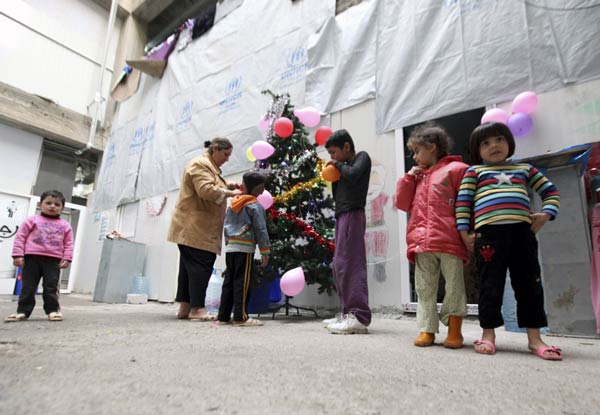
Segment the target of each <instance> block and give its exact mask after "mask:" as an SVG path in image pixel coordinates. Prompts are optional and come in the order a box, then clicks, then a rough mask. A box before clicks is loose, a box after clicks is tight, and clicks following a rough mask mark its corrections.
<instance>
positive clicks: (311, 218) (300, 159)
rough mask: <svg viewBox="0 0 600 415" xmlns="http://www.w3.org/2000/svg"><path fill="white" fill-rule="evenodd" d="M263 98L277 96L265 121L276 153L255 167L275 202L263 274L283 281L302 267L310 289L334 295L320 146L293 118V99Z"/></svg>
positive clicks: (329, 205) (329, 202)
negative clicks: (266, 263)
mask: <svg viewBox="0 0 600 415" xmlns="http://www.w3.org/2000/svg"><path fill="white" fill-rule="evenodd" d="M263 94H268V95H270V96H271V97H272V102H271V105H270V106H269V109H268V111H267V113H266V114H265V115H264V118H263V120H265V127H266V130H267V131H266V141H268V142H269V143H270V144H271V145H272V146H273V147H274V148H275V151H274V153H273V154H272V155H271V156H270V157H268V159H266V160H259V161H257V162H256V167H257V170H259V171H260V172H262V173H263V174H265V176H266V178H267V179H266V183H265V189H266V190H267V191H268V192H269V193H270V194H271V195H272V196H273V201H274V203H273V205H272V206H271V207H270V208H269V209H268V210H267V227H268V231H269V237H270V240H271V255H270V257H269V267H268V268H267V270H266V271H263V273H264V275H267V276H270V277H271V278H274V277H280V276H281V275H282V274H283V273H284V272H286V271H287V270H290V269H292V268H296V267H299V266H300V267H302V268H303V270H304V276H305V279H306V283H307V284H315V283H316V284H319V288H318V292H319V293H323V292H327V293H328V294H331V293H332V291H333V290H334V284H333V275H332V270H331V262H332V260H333V250H334V242H333V236H334V235H333V234H334V228H335V216H334V210H333V199H332V197H331V194H330V193H329V192H326V190H327V184H326V182H324V181H323V179H322V177H321V173H320V171H321V169H322V168H323V166H324V163H325V162H324V160H322V159H320V158H319V156H318V155H317V151H316V148H317V146H316V145H315V144H312V143H311V142H310V141H309V140H308V135H309V134H308V130H307V129H306V128H305V126H304V125H303V124H302V123H301V122H300V120H299V118H298V117H297V116H296V115H294V106H293V105H292V104H291V103H290V97H289V95H288V94H282V95H277V94H274V93H272V92H271V91H263ZM286 119H287V120H289V121H287V120H286ZM290 121H291V123H290ZM282 123H283V124H286V129H287V130H288V131H287V132H290V131H291V134H289V136H287V137H282V136H280V135H278V134H277V131H278V130H279V132H280V133H281V128H277V127H278V126H280V125H282ZM292 125H293V129H292ZM287 132H286V134H287ZM282 134H283V133H282ZM286 134H283V135H286ZM269 271H270V272H269Z"/></svg>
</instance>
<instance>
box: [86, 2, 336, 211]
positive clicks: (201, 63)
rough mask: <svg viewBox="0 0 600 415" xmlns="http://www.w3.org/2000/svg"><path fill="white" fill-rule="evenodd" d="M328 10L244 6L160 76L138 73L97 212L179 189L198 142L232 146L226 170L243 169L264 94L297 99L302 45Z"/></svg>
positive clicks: (176, 56) (102, 177)
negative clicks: (223, 140)
mask: <svg viewBox="0 0 600 415" xmlns="http://www.w3.org/2000/svg"><path fill="white" fill-rule="evenodd" d="M334 13H335V1H333V0H326V1H323V0H304V1H302V2H297V3H293V2H289V1H269V0H253V1H245V2H244V3H243V4H242V5H241V6H240V7H239V8H237V9H235V10H233V11H232V12H231V13H230V14H229V15H227V17H225V18H224V19H223V20H221V21H220V22H219V23H218V24H217V25H215V26H214V27H213V28H212V29H211V30H210V31H209V32H207V33H206V34H204V35H203V36H202V37H200V38H198V39H196V40H194V41H193V42H192V43H190V45H188V47H187V48H185V49H184V50H183V51H181V52H174V53H173V54H172V55H171V56H170V58H169V64H168V66H167V69H166V71H165V74H164V75H163V77H162V79H155V78H151V77H148V76H143V77H142V81H141V84H140V88H139V90H138V92H137V93H136V95H134V96H133V97H132V98H130V99H129V100H128V101H126V102H124V103H123V104H122V106H121V107H120V109H119V114H118V119H117V120H116V121H115V126H114V127H113V132H112V135H111V138H110V140H109V143H108V145H107V147H106V150H105V154H104V161H103V163H102V167H101V171H100V174H99V180H98V191H97V192H96V204H95V206H94V207H95V209H97V210H103V209H107V208H110V207H114V206H117V205H119V204H123V203H126V202H129V201H133V200H137V199H140V198H144V197H148V196H152V195H156V194H160V193H164V192H166V191H168V190H171V189H176V188H177V187H179V182H180V180H181V175H182V173H183V168H184V167H185V165H186V163H187V162H188V161H189V160H190V159H191V158H192V157H194V156H196V155H198V154H200V153H201V152H202V151H204V148H203V142H204V141H205V140H207V139H211V138H213V137H214V136H217V135H220V136H227V137H229V138H230V139H231V140H232V141H233V143H234V146H235V147H236V151H234V153H233V155H232V157H231V158H230V161H229V162H228V163H227V164H226V165H224V168H223V170H224V173H225V174H231V173H234V172H236V171H241V170H245V169H247V168H249V167H251V163H250V162H249V161H248V160H247V159H246V156H245V153H246V151H245V149H246V148H247V147H248V146H249V145H250V144H251V143H252V142H254V141H256V140H258V139H261V138H263V133H262V131H261V130H260V129H259V127H258V120H259V118H260V116H261V115H262V114H264V112H265V110H266V109H267V106H268V104H269V102H270V97H267V96H264V95H262V94H261V91H262V90H263V89H265V88H269V89H271V90H273V91H274V92H289V93H290V94H291V95H292V97H293V100H294V103H295V104H297V105H301V104H302V103H303V102H304V91H305V78H306V71H307V67H308V66H307V55H306V49H305V43H306V40H307V39H308V37H309V36H310V35H312V34H313V33H315V32H316V31H317V30H318V29H319V28H320V27H321V26H322V25H323V23H324V22H325V21H326V20H327V18H328V17H330V16H333V15H334Z"/></svg>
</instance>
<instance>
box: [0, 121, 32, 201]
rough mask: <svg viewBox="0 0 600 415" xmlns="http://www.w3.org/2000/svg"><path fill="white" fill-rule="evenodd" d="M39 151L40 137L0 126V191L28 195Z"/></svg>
mask: <svg viewBox="0 0 600 415" xmlns="http://www.w3.org/2000/svg"><path fill="white" fill-rule="evenodd" d="M41 149H42V137H40V136H37V135H35V134H31V133H28V132H25V131H23V130H18V129H16V128H12V127H9V126H7V125H4V124H0V154H2V162H1V163H0V189H3V190H7V191H11V192H14V193H20V194H24V195H28V194H30V193H31V188H32V186H33V184H34V182H35V179H36V175H37V171H38V166H39V163H40V153H41Z"/></svg>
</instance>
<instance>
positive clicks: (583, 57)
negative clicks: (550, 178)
mask: <svg viewBox="0 0 600 415" xmlns="http://www.w3.org/2000/svg"><path fill="white" fill-rule="evenodd" d="M382 3H383V4H382V5H381V7H380V10H379V24H378V35H377V65H376V71H377V99H376V102H377V131H378V132H381V131H389V130H392V129H396V128H400V127H402V126H405V125H410V124H414V123H416V122H419V121H423V120H427V119H432V118H436V117H440V116H443V115H447V114H452V113H457V112H460V111H464V110H468V109H471V108H475V107H481V106H485V105H487V104H492V103H496V102H503V101H509V100H512V98H514V96H515V95H516V94H518V93H519V92H522V91H525V90H534V91H536V92H538V93H539V92H544V91H549V90H553V89H558V88H560V87H562V86H564V85H566V84H570V83H575V82H580V81H585V80H590V79H593V78H597V77H598V76H600V49H599V48H597V47H596V46H594V45H599V44H600V30H598V21H600V4H599V3H598V2H597V1H550V0H547V1H534V0H530V1H529V0H528V1H520V0H443V1H441V0H420V1H410V0H404V1H398V0H382ZM574 28H576V30H574Z"/></svg>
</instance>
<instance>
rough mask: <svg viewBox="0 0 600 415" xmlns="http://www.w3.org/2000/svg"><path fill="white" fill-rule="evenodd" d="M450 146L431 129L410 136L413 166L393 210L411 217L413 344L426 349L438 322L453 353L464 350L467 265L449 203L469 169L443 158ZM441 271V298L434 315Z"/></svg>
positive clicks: (444, 135)
mask: <svg viewBox="0 0 600 415" xmlns="http://www.w3.org/2000/svg"><path fill="white" fill-rule="evenodd" d="M449 141H450V138H449V137H448V134H447V132H446V130H444V128H442V127H441V126H439V125H437V124H435V123H427V124H424V125H423V126H421V127H418V128H417V129H415V130H414V131H413V132H412V134H411V135H410V137H409V139H408V142H407V147H408V149H409V150H411V151H412V153H413V160H414V161H415V162H416V163H417V165H416V166H415V167H413V168H412V169H410V171H409V172H408V173H407V174H405V175H404V176H403V177H402V178H401V179H400V180H399V181H398V184H397V186H396V196H395V200H394V204H395V206H396V207H397V208H398V209H400V210H403V211H405V212H408V213H409V214H410V219H409V221H408V226H407V231H406V242H407V245H408V251H407V256H408V259H409V261H410V262H411V263H413V264H415V288H416V291H417V296H418V303H417V324H418V326H419V332H420V333H419V336H418V337H417V338H416V339H415V340H414V341H413V344H414V345H415V346H421V347H425V346H431V345H432V344H433V342H434V340H435V333H437V332H438V328H439V322H440V321H441V322H442V323H443V324H444V325H446V326H448V336H447V338H446V340H445V341H444V346H445V347H447V348H451V349H457V348H460V347H462V345H463V337H462V334H461V326H462V319H463V316H464V315H465V314H466V312H467V299H466V293H465V283H464V277H463V263H466V262H468V255H467V250H466V247H465V246H464V244H463V242H462V239H461V237H460V234H459V232H458V231H457V230H456V219H455V214H454V203H455V200H456V195H457V194H458V188H459V187H460V183H461V179H462V177H463V174H464V172H465V170H466V169H467V168H468V167H469V166H468V165H467V164H465V163H463V162H462V158H461V157H460V156H449V155H448V147H449ZM440 271H441V273H442V274H443V275H444V279H445V281H446V293H445V295H444V301H443V303H442V309H441V312H440V314H439V315H438V310H437V291H438V283H439V278H440Z"/></svg>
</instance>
